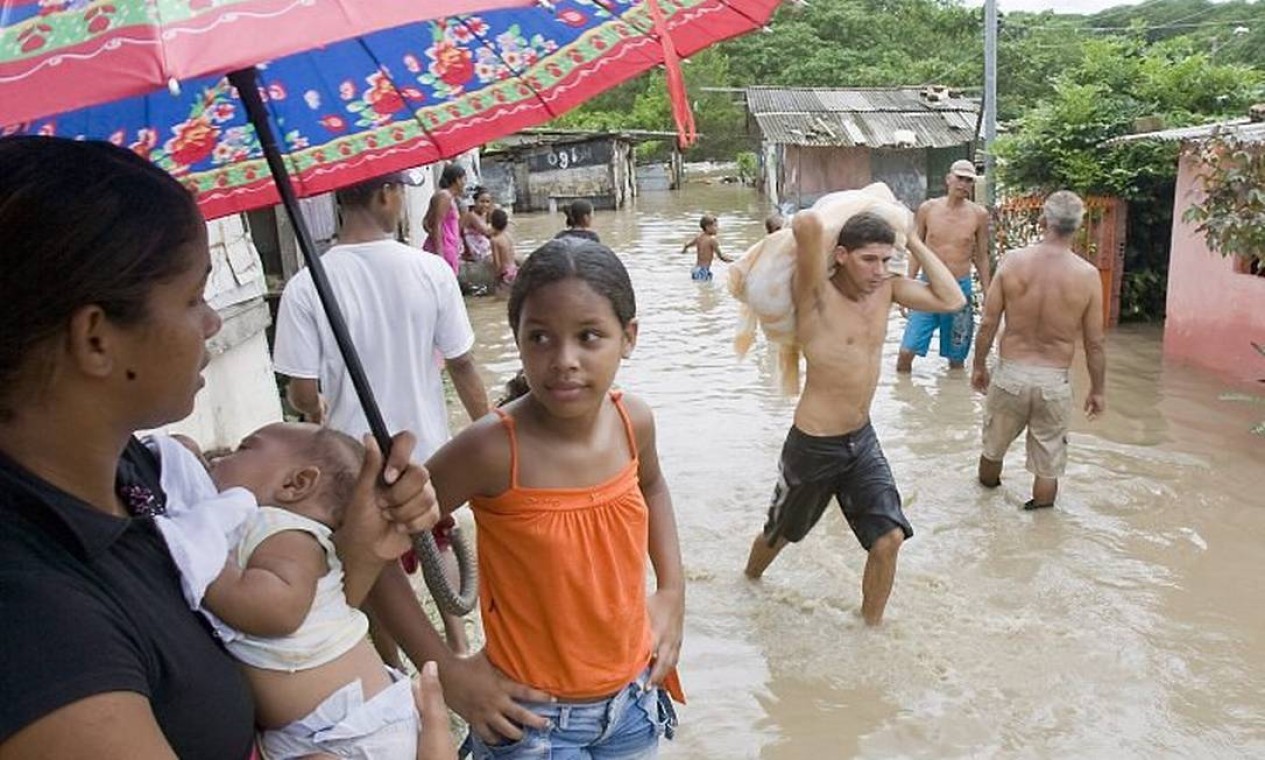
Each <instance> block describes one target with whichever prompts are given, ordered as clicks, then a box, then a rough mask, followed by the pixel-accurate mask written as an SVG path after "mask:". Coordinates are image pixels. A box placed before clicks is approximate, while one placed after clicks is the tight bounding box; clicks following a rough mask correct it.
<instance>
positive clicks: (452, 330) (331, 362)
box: [272, 240, 474, 459]
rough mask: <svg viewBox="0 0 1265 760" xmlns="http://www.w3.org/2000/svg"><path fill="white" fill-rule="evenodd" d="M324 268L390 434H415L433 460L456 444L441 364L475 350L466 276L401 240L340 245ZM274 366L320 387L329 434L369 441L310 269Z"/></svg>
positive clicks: (286, 317) (300, 282)
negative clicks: (464, 291)
mask: <svg viewBox="0 0 1265 760" xmlns="http://www.w3.org/2000/svg"><path fill="white" fill-rule="evenodd" d="M321 261H322V262H323V263H324V264H325V269H326V271H327V272H328V273H329V280H330V283H331V284H332V286H333V289H334V294H335V296H336V297H337V298H338V303H339V305H340V306H341V307H342V309H343V315H344V316H345V317H346V319H347V329H348V332H350V333H351V340H352V343H353V345H355V347H356V350H357V351H358V352H359V353H360V361H361V363H362V364H363V365H364V368H365V373H366V374H367V375H368V377H369V385H370V387H371V388H372V389H373V393H374V396H375V397H376V398H377V399H378V404H379V405H380V406H381V408H382V416H383V419H385V420H386V424H387V430H389V431H390V432H391V434H392V435H394V434H395V433H398V432H400V431H402V430H409V431H412V432H413V434H414V435H416V436H417V449H416V451H415V452H414V455H415V456H416V457H417V458H419V459H425V458H427V457H429V456H430V455H431V454H432V453H434V451H435V450H436V449H438V448H439V447H440V446H442V445H443V444H444V442H446V441H447V440H448V413H447V410H446V409H445V407H444V390H443V384H442V382H441V379H440V376H439V373H440V369H441V367H440V363H439V362H438V361H437V360H436V357H435V354H436V352H438V353H439V354H440V355H442V356H443V357H444V358H445V359H453V358H456V357H458V356H461V355H462V354H464V353H466V352H468V351H469V350H470V348H471V347H472V346H473V345H474V331H473V330H471V329H470V318H469V317H468V316H467V315H466V306H465V303H464V302H463V301H462V300H461V289H460V288H459V287H458V285H457V277H456V275H454V274H453V272H452V269H451V268H450V267H449V266H448V264H446V263H445V262H444V261H443V260H442V259H440V258H439V257H438V256H435V255H433V254H429V253H426V252H424V251H420V250H418V249H416V248H411V247H409V246H407V245H404V244H403V243H399V242H396V241H394V240H380V241H375V242H372V243H359V244H356V245H338V246H335V247H333V248H331V249H329V251H328V252H326V253H325V255H324V256H322V257H321ZM272 358H273V364H274V365H275V367H276V370H277V372H279V373H281V374H283V375H288V376H290V377H299V378H309V379H318V380H320V383H321V392H322V393H323V394H324V396H325V398H326V401H327V403H328V404H329V417H328V419H327V421H326V424H328V425H329V426H330V427H332V428H334V429H335V430H341V431H343V432H344V433H348V434H350V435H353V436H356V437H357V438H360V437H361V436H363V435H364V434H365V433H367V432H369V422H368V420H367V419H366V418H365V414H364V412H363V411H362V410H361V408H360V401H359V399H357V398H356V389H355V387H354V386H353V385H352V382H351V376H350V375H349V374H347V370H346V365H345V364H344V363H343V357H342V355H341V354H339V352H338V344H337V343H335V341H334V332H333V330H332V329H331V328H330V326H329V320H328V319H327V318H326V317H325V312H324V310H323V309H322V308H321V304H320V298H319V297H318V296H317V294H316V288H315V286H314V285H313V284H312V274H311V272H309V271H308V270H307V269H304V270H303V271H301V272H299V273H298V274H297V275H295V276H294V277H293V278H292V279H291V280H290V282H289V283H287V284H286V288H285V291H284V292H283V293H282V294H281V307H280V309H279V311H278V313H277V336H276V345H275V346H274V348H273V357H272Z"/></svg>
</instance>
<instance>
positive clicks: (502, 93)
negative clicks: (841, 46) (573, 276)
mask: <svg viewBox="0 0 1265 760" xmlns="http://www.w3.org/2000/svg"><path fill="white" fill-rule="evenodd" d="M14 1H15V0H0V2H14ZM16 1H17V2H31V1H33V0H16ZM48 1H53V2H56V1H58V0H48ZM114 1H115V2H120V3H121V2H123V0H114ZM161 1H165V0H161ZM482 1H483V2H486V0H482ZM99 2H100V0H98V3H99ZM502 2H504V0H502ZM777 2H778V0H658V3H657V4H656V3H652V2H647V1H645V0H558V1H557V2H552V3H544V2H541V3H537V4H535V5H533V6H531V7H525V8H512V9H504V10H497V11H489V12H486V13H479V14H470V15H462V16H453V17H449V18H443V19H438V20H433V21H427V22H421V23H415V24H408V25H404V26H398V27H395V28H392V29H388V30H385V31H381V32H377V33H374V34H368V35H363V36H360V37H357V38H355V39H351V40H347V41H344V42H339V43H334V44H330V45H327V46H325V47H320V48H315V49H312V50H310V51H308V52H305V53H299V54H295V55H290V56H287V57H284V58H280V59H277V60H274V61H272V62H270V63H268V64H266V65H261V66H260V67H259V69H258V77H259V90H260V92H261V94H262V96H263V99H264V101H265V106H266V109H267V112H268V115H269V117H270V120H271V122H272V124H273V125H274V128H275V129H276V131H277V133H278V134H279V135H280V142H281V148H282V150H283V152H284V154H285V160H286V169H287V171H288V173H289V174H290V176H291V178H292V181H293V183H294V186H295V191H296V193H297V195H298V196H299V197H306V196H309V195H314V194H318V193H323V192H327V191H330V190H334V189H337V188H339V187H345V186H347V185H350V184H354V183H356V182H358V181H361V180H365V179H369V178H372V177H374V176H378V175H381V174H384V173H386V172H389V171H395V170H398V169H404V168H409V167H413V166H418V165H421V164H426V163H431V162H434V161H439V160H442V159H444V158H448V157H451V156H454V155H457V154H459V153H461V152H463V151H465V150H468V149H469V148H472V147H475V146H477V145H482V144H484V143H486V142H488V141H489V140H492V139H494V138H496V137H500V136H503V135H506V134H510V133H512V132H515V131H517V130H519V129H522V128H524V127H529V126H533V125H536V124H540V123H542V122H545V121H547V120H549V119H551V118H553V117H555V116H558V115H560V114H562V113H564V112H566V111H567V110H569V109H571V108H573V107H575V106H577V105H579V104H580V103H582V102H584V101H585V100H586V99H588V98H590V97H592V96H593V95H595V94H597V93H599V92H602V91H604V90H606V89H608V88H610V87H613V86H614V85H616V84H618V83H620V82H622V81H625V80H627V79H629V78H631V77H634V76H636V75H638V74H640V73H642V72H644V71H646V70H648V69H650V68H652V67H654V66H656V65H659V64H661V63H664V62H665V60H666V61H667V62H668V63H669V64H671V63H673V62H674V61H673V60H672V57H673V56H674V52H673V51H672V50H671V48H673V47H674V48H675V49H676V50H679V52H680V54H681V55H686V56H688V55H690V54H692V53H694V52H695V51H697V50H700V49H702V48H704V47H706V46H707V45H709V44H711V43H713V42H715V41H717V40H721V39H725V38H727V37H732V36H734V35H737V34H740V33H743V32H746V31H749V30H751V29H754V28H757V27H758V26H760V25H761V24H763V23H764V22H765V21H766V20H767V19H768V17H769V15H770V14H771V13H772V11H773V9H774V8H775V7H776V5H777ZM447 4H448V5H452V4H453V0H449V2H448V3H447ZM92 7H93V8H95V7H98V5H97V4H94V5H93V6H92ZM656 9H661V10H660V12H659V13H658V14H656V12H655V11H656ZM89 10H91V8H89ZM656 15H658V16H659V18H658V22H657V23H656V18H655V16H656ZM9 30H10V27H3V33H7V32H8V31H9ZM0 37H2V33H0ZM2 54H3V46H2V45H0V55H2ZM3 66H4V61H3V59H2V58H0V70H3ZM669 68H670V74H671V68H672V67H669ZM67 73H69V72H67ZM3 81H4V80H3V79H0V95H2V97H0V127H2V128H5V129H7V131H20V132H25V133H42V134H56V135H63V136H72V137H86V138H93V139H103V140H111V141H113V142H115V143H118V144H120V145H127V146H129V147H131V148H132V149H133V150H135V151H137V152H138V153H141V154H142V155H146V156H148V157H149V158H150V159H151V160H153V161H154V162H155V163H157V164H158V165H159V166H162V167H163V168H164V169H166V170H167V171H169V172H171V173H172V174H174V175H176V176H178V177H180V178H181V179H182V180H183V181H184V182H185V183H186V184H188V185H189V186H190V187H191V188H193V189H194V191H195V192H196V193H197V195H198V199H199V203H200V205H201V207H202V210H203V213H204V214H206V216H207V217H216V216H222V215H224V214H229V213H233V212H237V211H244V210H249V209H252V208H258V207H261V206H266V205H271V204H274V203H276V202H277V200H278V195H277V191H276V189H275V185H274V183H273V181H272V177H271V176H270V172H269V168H268V165H267V162H266V160H265V158H264V155H263V151H262V148H261V145H260V143H259V140H258V138H257V133H256V130H255V129H254V128H253V127H252V126H251V125H250V123H249V120H248V118H247V115H246V113H245V111H244V109H243V108H242V107H241V101H240V99H239V93H237V92H236V90H235V87H234V86H233V84H232V83H231V82H230V81H229V80H228V78H227V77H224V76H209V77H202V78H194V79H189V80H185V81H180V82H179V83H178V94H177V95H173V94H172V93H171V92H169V91H168V89H167V87H166V86H165V85H164V86H161V87H159V88H158V89H156V90H153V91H151V92H149V93H148V94H145V95H142V96H135V97H131V98H125V99H123V100H117V101H113V102H109V103H104V104H102V105H97V106H94V107H91V108H84V109H81V110H76V111H70V112H48V113H47V114H44V115H42V116H41V115H35V116H32V115H31V114H30V113H29V111H30V109H29V108H27V107H26V106H25V104H23V103H21V102H20V101H22V100H23V99H24V98H27V97H28V92H27V89H26V87H25V86H21V87H13V88H12V89H11V86H10V85H7V84H4V83H3ZM677 89H678V99H680V98H681V96H683V93H681V92H680V90H679V87H678V88H677Z"/></svg>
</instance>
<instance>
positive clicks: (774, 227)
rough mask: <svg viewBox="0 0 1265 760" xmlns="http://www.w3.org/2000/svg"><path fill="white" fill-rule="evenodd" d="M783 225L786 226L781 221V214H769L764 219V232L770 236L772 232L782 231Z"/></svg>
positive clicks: (783, 221)
mask: <svg viewBox="0 0 1265 760" xmlns="http://www.w3.org/2000/svg"><path fill="white" fill-rule="evenodd" d="M784 224H786V222H785V220H783V219H782V215H781V214H771V215H769V216H767V217H765V219H764V231H765V232H767V233H768V234H770V235H772V234H773V233H774V232H777V231H778V230H780V229H782V226H783V225H784Z"/></svg>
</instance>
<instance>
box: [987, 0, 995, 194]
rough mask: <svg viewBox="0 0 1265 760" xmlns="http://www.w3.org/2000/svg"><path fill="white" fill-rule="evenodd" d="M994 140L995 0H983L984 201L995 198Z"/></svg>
mask: <svg viewBox="0 0 1265 760" xmlns="http://www.w3.org/2000/svg"><path fill="white" fill-rule="evenodd" d="M996 141H997V0H984V182H985V183H986V187H987V188H988V192H987V194H986V196H985V199H984V200H985V204H986V205H987V206H988V207H989V208H992V206H993V201H994V200H995V199H996V198H997V178H996V177H994V176H993V175H994V171H993V170H994V169H995V168H996V166H997V162H996V160H995V159H994V157H993V144H994V143H995V142H996Z"/></svg>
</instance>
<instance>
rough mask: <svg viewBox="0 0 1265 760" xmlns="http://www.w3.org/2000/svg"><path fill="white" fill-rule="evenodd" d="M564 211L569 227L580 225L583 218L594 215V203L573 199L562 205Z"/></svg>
mask: <svg viewBox="0 0 1265 760" xmlns="http://www.w3.org/2000/svg"><path fill="white" fill-rule="evenodd" d="M562 213H563V214H564V215H565V216H566V219H567V226H568V227H578V226H580V220H581V219H583V218H584V217H586V216H593V204H592V203H589V202H588V201H571V202H570V203H568V204H567V205H565V206H563V207H562Z"/></svg>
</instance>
